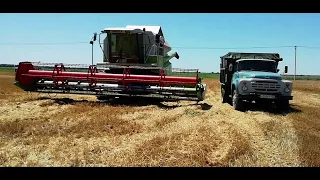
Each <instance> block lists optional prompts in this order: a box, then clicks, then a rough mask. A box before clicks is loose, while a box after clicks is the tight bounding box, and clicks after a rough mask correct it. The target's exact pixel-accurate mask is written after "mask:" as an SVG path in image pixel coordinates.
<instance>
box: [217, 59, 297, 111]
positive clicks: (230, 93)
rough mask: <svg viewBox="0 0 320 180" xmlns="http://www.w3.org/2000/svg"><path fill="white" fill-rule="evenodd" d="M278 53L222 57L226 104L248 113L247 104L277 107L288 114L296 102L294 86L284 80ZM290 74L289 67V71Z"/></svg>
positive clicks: (221, 73) (222, 84) (222, 90)
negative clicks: (292, 102) (290, 102)
mask: <svg viewBox="0 0 320 180" xmlns="http://www.w3.org/2000/svg"><path fill="white" fill-rule="evenodd" d="M279 61H282V58H280V56H279V54H277V53H228V54H227V55H225V56H223V57H221V64H220V66H221V69H220V84H221V97H222V102H223V103H225V102H229V103H230V104H232V105H233V107H234V108H235V109H236V110H244V109H245V103H244V101H248V102H252V101H254V102H255V103H264V104H265V103H275V105H276V108H278V109H281V110H284V109H287V108H288V107H289V101H290V100H292V99H293V97H292V95H291V93H292V82H291V81H288V80H284V79H282V77H281V75H280V74H279V73H278V72H279V70H278V69H277V68H278V63H279ZM285 69H286V71H287V67H286V68H285Z"/></svg>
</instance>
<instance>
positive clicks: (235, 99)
mask: <svg viewBox="0 0 320 180" xmlns="http://www.w3.org/2000/svg"><path fill="white" fill-rule="evenodd" d="M232 106H233V107H234V109H235V110H237V111H244V103H243V101H242V100H241V99H239V96H238V92H237V90H234V91H233V94H232Z"/></svg>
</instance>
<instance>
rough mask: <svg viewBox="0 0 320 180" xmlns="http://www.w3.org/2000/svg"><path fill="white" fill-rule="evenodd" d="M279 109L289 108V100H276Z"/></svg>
mask: <svg viewBox="0 0 320 180" xmlns="http://www.w3.org/2000/svg"><path fill="white" fill-rule="evenodd" d="M275 103H276V108H277V110H288V109H289V106H290V105H289V100H278V101H276V102H275Z"/></svg>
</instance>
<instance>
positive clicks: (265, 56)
mask: <svg viewBox="0 0 320 180" xmlns="http://www.w3.org/2000/svg"><path fill="white" fill-rule="evenodd" d="M221 58H222V59H234V60H238V59H271V60H275V61H282V58H280V55H279V54H278V53H255V52H253V53H247V52H229V53H228V54H226V55H224V56H221Z"/></svg>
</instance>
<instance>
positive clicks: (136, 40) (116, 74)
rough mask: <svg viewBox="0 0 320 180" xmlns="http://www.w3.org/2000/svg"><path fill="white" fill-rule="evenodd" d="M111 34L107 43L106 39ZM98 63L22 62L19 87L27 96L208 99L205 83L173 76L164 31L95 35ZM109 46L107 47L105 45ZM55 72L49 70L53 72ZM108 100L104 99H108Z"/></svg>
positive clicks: (134, 29) (109, 30) (144, 29)
mask: <svg viewBox="0 0 320 180" xmlns="http://www.w3.org/2000/svg"><path fill="white" fill-rule="evenodd" d="M102 35H106V37H105V38H101V36H102ZM96 40H99V46H100V48H101V50H102V52H103V62H101V63H97V65H93V44H94V41H96ZM90 44H91V45H92V64H91V65H84V64H62V63H34V62H20V63H19V66H18V69H17V72H16V78H15V80H16V81H15V85H16V86H18V87H19V88H21V89H23V90H25V91H31V92H45V93H66V94H88V95H96V96H98V99H100V98H101V97H106V96H110V95H112V96H114V95H115V96H148V97H155V98H161V99H170V100H173V99H176V100H194V101H202V100H204V99H205V93H206V84H203V83H202V82H201V81H202V80H201V78H199V76H198V72H197V75H196V77H179V76H171V75H170V73H171V72H172V65H171V62H169V60H170V59H172V58H173V57H176V58H177V59H178V58H179V55H178V54H177V53H176V52H174V53H169V51H170V50H171V47H170V45H169V44H168V42H167V41H166V40H165V38H164V36H163V33H162V29H161V27H160V26H127V27H125V28H106V29H104V30H102V31H101V33H99V34H97V33H94V36H93V38H92V40H91V41H90ZM102 45H103V46H102ZM48 68H49V69H48ZM102 99H104V98H102Z"/></svg>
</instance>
